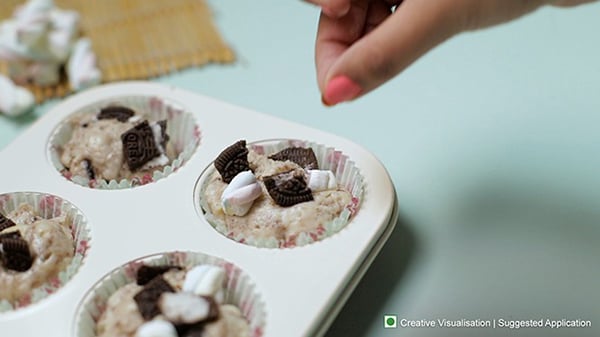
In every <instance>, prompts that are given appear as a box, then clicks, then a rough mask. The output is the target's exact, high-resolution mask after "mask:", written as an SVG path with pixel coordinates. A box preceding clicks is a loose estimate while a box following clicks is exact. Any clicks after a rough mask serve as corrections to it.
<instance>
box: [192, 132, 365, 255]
mask: <svg viewBox="0 0 600 337" xmlns="http://www.w3.org/2000/svg"><path fill="white" fill-rule="evenodd" d="M248 147H249V148H251V149H252V150H254V151H255V152H257V153H259V154H267V155H269V154H273V153H276V152H279V151H281V150H283V149H285V148H288V147H304V148H311V149H312V150H313V152H314V153H315V156H316V157H317V161H318V163H319V169H321V170H330V171H332V172H333V173H334V175H335V177H336V180H337V182H338V185H339V186H341V187H342V188H344V189H345V190H346V191H348V192H349V193H350V194H351V195H352V199H351V201H350V203H349V204H348V205H346V207H345V208H344V210H343V211H342V212H341V213H340V215H338V216H337V217H336V218H335V219H333V220H332V221H330V222H328V223H326V224H325V225H324V226H323V227H322V228H317V229H315V230H313V231H310V232H309V231H307V232H301V233H299V234H298V235H297V236H295V237H292V238H289V239H288V240H287V241H285V242H282V241H278V240H277V239H276V238H269V239H265V238H256V237H252V236H248V235H243V234H242V233H236V232H232V231H230V229H228V228H227V226H226V224H225V223H224V222H223V221H222V220H221V219H219V218H218V217H216V216H214V215H213V214H211V213H210V212H208V211H207V210H208V209H209V208H208V205H207V203H206V200H205V199H204V198H203V195H204V191H205V190H206V186H207V184H208V182H209V178H210V177H211V176H212V175H213V174H214V172H215V171H216V170H215V167H214V165H212V164H211V165H210V166H209V167H208V168H207V169H206V170H204V172H203V173H202V175H201V177H200V179H199V180H198V182H197V185H196V191H195V193H197V195H196V197H197V198H198V199H197V200H198V203H199V206H200V208H199V212H200V213H202V214H203V215H204V217H205V218H206V220H207V221H208V222H209V223H210V224H211V225H212V226H213V227H214V228H215V229H216V230H217V231H218V232H220V233H221V234H223V235H225V236H227V237H228V238H230V239H233V240H235V241H237V242H240V243H244V244H247V245H251V246H256V247H264V248H292V247H298V246H304V245H307V244H310V243H313V242H316V241H320V240H323V239H324V238H327V237H330V236H331V235H333V234H335V233H337V232H339V231H340V230H342V229H343V228H344V227H345V226H346V225H347V224H348V223H349V222H350V220H351V219H352V217H353V216H354V214H356V212H357V211H358V209H359V206H360V202H361V200H362V195H363V177H362V175H361V174H360V170H359V169H358V168H357V167H356V166H355V163H354V162H353V161H352V160H350V159H349V158H348V156H347V155H345V154H344V153H343V152H341V151H340V150H336V149H334V148H332V147H329V146H326V145H322V144H318V143H315V142H310V141H304V140H295V139H284V140H282V139H274V140H265V141H258V142H253V143H249V144H248ZM197 206H198V205H197Z"/></svg>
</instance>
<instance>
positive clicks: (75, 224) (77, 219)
mask: <svg viewBox="0 0 600 337" xmlns="http://www.w3.org/2000/svg"><path fill="white" fill-rule="evenodd" d="M22 204H28V205H31V206H32V207H33V209H34V210H35V212H36V213H37V214H38V215H39V216H41V217H42V218H45V219H51V218H54V217H58V216H61V215H63V214H65V215H66V218H65V219H66V220H65V221H67V222H68V223H69V224H70V228H71V234H72V235H73V240H74V249H75V254H74V256H73V259H72V261H71V263H70V264H69V265H68V266H67V268H66V269H65V270H63V271H61V272H59V274H58V275H56V276H55V277H53V278H51V279H49V280H47V282H46V283H44V284H42V285H41V286H39V287H37V288H35V289H31V293H29V294H27V295H25V296H23V297H21V298H20V299H18V300H17V301H16V302H15V303H10V302H8V301H7V300H0V313H2V312H8V311H13V310H17V309H20V308H24V307H26V306H29V305H31V304H33V303H36V302H39V301H41V300H43V299H44V298H46V297H48V296H50V295H52V294H53V293H55V292H56V291H57V290H58V289H59V288H61V287H62V286H64V285H65V284H66V283H67V282H68V281H69V280H71V279H72V278H73V276H74V275H75V274H76V273H77V271H78V270H79V267H80V266H81V265H82V264H83V262H84V260H85V257H86V255H87V252H88V249H89V248H90V230H89V228H88V224H87V220H86V218H85V216H84V215H83V213H81V211H80V210H79V209H77V208H76V207H75V206H74V205H72V204H71V203H69V202H68V201H66V200H64V199H61V198H59V197H57V196H54V195H51V194H45V193H36V192H15V193H6V194H0V211H1V212H2V213H3V214H5V215H7V214H8V213H10V212H12V211H13V210H15V209H17V208H18V207H19V206H20V205H22Z"/></svg>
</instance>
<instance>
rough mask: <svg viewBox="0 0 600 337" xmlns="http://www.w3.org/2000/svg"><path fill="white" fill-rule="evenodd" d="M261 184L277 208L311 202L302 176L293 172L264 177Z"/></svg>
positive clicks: (310, 196)
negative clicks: (263, 184)
mask: <svg viewBox="0 0 600 337" xmlns="http://www.w3.org/2000/svg"><path fill="white" fill-rule="evenodd" d="M263 182H264V183H265V187H266V188H267V191H268V192H269V195H270V196H271V198H273V201H275V203H276V204H277V205H279V206H282V207H289V206H293V205H295V204H299V203H301V202H306V201H311V200H313V195H312V191H311V190H310V188H308V185H307V183H306V180H305V179H304V175H302V174H300V173H297V172H295V171H291V172H286V173H281V174H277V175H274V176H269V177H265V178H264V179H263Z"/></svg>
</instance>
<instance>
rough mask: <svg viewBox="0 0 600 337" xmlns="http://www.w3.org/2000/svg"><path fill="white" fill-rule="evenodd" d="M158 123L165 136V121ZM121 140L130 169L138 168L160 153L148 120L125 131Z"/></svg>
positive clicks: (162, 140) (164, 140) (164, 139)
mask: <svg viewBox="0 0 600 337" xmlns="http://www.w3.org/2000/svg"><path fill="white" fill-rule="evenodd" d="M158 125H160V127H161V135H165V136H166V134H165V130H166V125H167V124H166V121H162V122H159V123H158ZM166 138H167V137H163V139H161V144H162V143H163V142H166ZM121 141H122V142H123V156H124V157H125V160H126V161H127V166H129V169H130V170H131V171H135V170H137V169H139V168H140V167H142V166H144V164H146V163H147V162H149V161H150V160H152V159H153V158H155V157H158V156H160V155H161V151H160V149H159V148H158V146H157V144H156V141H155V139H154V133H153V131H152V127H151V126H150V124H149V123H148V121H143V122H142V123H140V124H138V125H136V126H134V127H133V128H131V129H129V130H127V131H125V133H123V134H122V135H121Z"/></svg>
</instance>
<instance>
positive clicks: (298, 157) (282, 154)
mask: <svg viewBox="0 0 600 337" xmlns="http://www.w3.org/2000/svg"><path fill="white" fill-rule="evenodd" d="M269 159H273V160H280V161H286V160H289V161H292V162H294V163H296V164H298V165H300V167H302V168H304V169H307V170H318V169H319V163H318V162H317V156H315V152H314V151H313V149H311V148H303V147H288V148H286V149H283V150H281V151H279V152H277V153H275V154H272V155H270V156H269Z"/></svg>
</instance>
